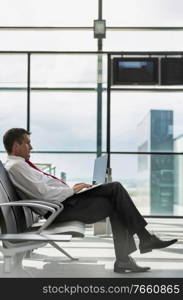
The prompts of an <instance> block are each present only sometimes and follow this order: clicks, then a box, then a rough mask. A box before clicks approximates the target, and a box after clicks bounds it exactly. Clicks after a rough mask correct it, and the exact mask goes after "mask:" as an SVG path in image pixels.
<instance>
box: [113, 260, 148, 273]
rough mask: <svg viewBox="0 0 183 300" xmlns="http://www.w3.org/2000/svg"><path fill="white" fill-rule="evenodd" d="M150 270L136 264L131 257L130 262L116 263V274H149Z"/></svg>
mask: <svg viewBox="0 0 183 300" xmlns="http://www.w3.org/2000/svg"><path fill="white" fill-rule="evenodd" d="M148 270H150V268H149V267H140V266H138V265H137V264H136V262H135V260H134V259H133V258H132V257H130V256H129V258H128V261H118V260H117V261H115V263H114V272H116V273H125V272H133V273H139V272H147V271H148Z"/></svg>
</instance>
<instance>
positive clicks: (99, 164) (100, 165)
mask: <svg viewBox="0 0 183 300" xmlns="http://www.w3.org/2000/svg"><path fill="white" fill-rule="evenodd" d="M107 159H108V155H107V154H105V155H102V156H100V157H97V158H96V159H95V162H94V168H93V180H92V184H93V185H92V186H91V187H89V188H84V189H82V190H81V191H79V192H77V194H80V193H83V192H86V191H88V190H92V189H94V188H96V187H98V186H100V185H102V184H103V183H105V176H106V171H107Z"/></svg>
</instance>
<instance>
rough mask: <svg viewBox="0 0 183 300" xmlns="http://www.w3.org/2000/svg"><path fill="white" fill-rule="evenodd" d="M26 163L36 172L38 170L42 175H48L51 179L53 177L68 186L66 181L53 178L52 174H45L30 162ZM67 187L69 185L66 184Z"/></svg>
mask: <svg viewBox="0 0 183 300" xmlns="http://www.w3.org/2000/svg"><path fill="white" fill-rule="evenodd" d="M25 162H26V163H27V164H28V165H29V166H30V167H32V168H34V169H35V170H37V171H39V172H41V173H43V174H45V175H47V176H50V177H52V178H54V179H56V180H59V181H61V182H62V183H64V184H66V183H65V181H64V180H63V179H60V178H57V177H55V176H53V175H51V174H48V173H45V172H43V171H42V170H40V169H39V168H37V167H36V166H35V165H34V164H33V163H32V162H31V161H30V160H27V159H25ZM66 185H67V184H66Z"/></svg>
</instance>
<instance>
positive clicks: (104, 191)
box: [54, 182, 147, 260]
mask: <svg viewBox="0 0 183 300" xmlns="http://www.w3.org/2000/svg"><path fill="white" fill-rule="evenodd" d="M63 204H64V210H63V212H62V213H61V214H60V215H59V216H57V218H56V219H55V221H54V223H58V222H59V223H60V222H65V221H73V220H78V221H82V222H84V223H85V224H93V223H95V222H98V221H100V220H102V219H104V218H106V217H109V218H110V222H111V227H112V233H113V240H114V249H115V254H116V259H118V260H120V259H121V260H122V259H123V258H124V257H126V256H127V255H129V254H130V253H132V252H133V251H135V250H136V246H135V242H134V238H133V234H134V233H136V232H139V231H141V230H142V229H143V228H144V227H145V226H146V225H147V223H146V221H145V220H144V218H143V217H142V216H141V214H140V213H139V211H138V210H137V208H136V207H135V205H134V203H133V201H132V199H131V198H130V196H129V194H128V192H127V191H126V190H125V188H124V187H123V186H122V185H121V184H120V183H119V182H112V183H106V184H103V185H101V186H99V187H96V188H95V189H93V190H89V191H85V192H84V193H81V194H74V195H73V196H72V197H69V198H67V199H66V200H65V201H64V202H63Z"/></svg>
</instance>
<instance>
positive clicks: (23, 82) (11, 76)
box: [0, 54, 27, 88]
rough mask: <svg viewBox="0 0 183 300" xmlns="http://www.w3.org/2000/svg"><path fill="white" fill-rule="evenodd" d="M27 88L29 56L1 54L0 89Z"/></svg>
mask: <svg viewBox="0 0 183 300" xmlns="http://www.w3.org/2000/svg"><path fill="white" fill-rule="evenodd" d="M6 87H9V88H13V87H20V88H25V87H27V55H22V54H21V55H20V54H11V55H10V54H0V88H6Z"/></svg>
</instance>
